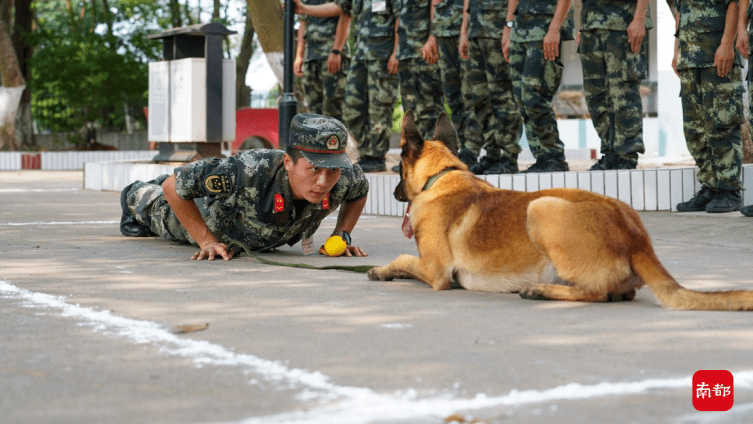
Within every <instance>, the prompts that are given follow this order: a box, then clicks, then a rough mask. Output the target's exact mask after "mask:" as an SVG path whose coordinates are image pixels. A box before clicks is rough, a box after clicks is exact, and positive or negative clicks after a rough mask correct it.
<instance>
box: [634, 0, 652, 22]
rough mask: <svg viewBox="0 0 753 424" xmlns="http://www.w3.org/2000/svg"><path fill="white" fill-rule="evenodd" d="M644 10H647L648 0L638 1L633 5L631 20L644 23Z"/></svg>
mask: <svg viewBox="0 0 753 424" xmlns="http://www.w3.org/2000/svg"><path fill="white" fill-rule="evenodd" d="M646 9H648V0H638V2H637V3H636V4H635V16H633V20H636V19H638V20H641V21H645V20H646Z"/></svg>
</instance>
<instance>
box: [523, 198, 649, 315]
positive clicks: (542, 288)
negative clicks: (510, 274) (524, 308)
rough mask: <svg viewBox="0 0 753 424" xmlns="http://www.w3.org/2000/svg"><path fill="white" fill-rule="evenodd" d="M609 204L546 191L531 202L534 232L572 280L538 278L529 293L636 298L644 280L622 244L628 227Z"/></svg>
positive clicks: (535, 240)
mask: <svg viewBox="0 0 753 424" xmlns="http://www.w3.org/2000/svg"><path fill="white" fill-rule="evenodd" d="M608 207H609V205H604V204H602V203H597V202H581V203H573V202H570V201H568V200H565V199H561V198H555V197H542V198H540V199H537V200H535V201H533V202H531V204H530V205H529V206H528V216H527V220H526V228H527V230H528V236H529V238H530V239H531V241H532V242H533V244H534V245H535V246H536V248H537V249H539V251H541V252H542V254H543V255H544V256H546V257H547V258H548V259H549V260H550V261H551V262H552V265H553V266H554V268H555V270H556V271H557V275H559V277H560V278H562V279H563V280H565V281H566V282H567V283H568V285H565V286H560V285H548V284H535V285H532V286H530V287H528V288H527V289H525V290H523V291H521V293H520V295H521V297H524V298H527V299H549V300H571V301H581V302H607V301H609V300H617V299H625V300H630V299H632V298H633V297H634V296H635V290H634V289H635V288H637V287H640V286H641V285H642V283H641V281H640V280H635V279H633V278H631V276H632V269H631V267H630V262H629V261H628V258H627V257H626V256H625V255H624V253H623V250H624V248H623V247H622V246H621V245H620V243H621V241H622V239H623V238H624V237H625V234H624V230H623V229H620V228H615V227H614V225H615V222H614V221H615V220H614V219H613V217H612V216H611V215H610V210H609V209H608Z"/></svg>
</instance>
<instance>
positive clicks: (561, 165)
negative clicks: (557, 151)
mask: <svg viewBox="0 0 753 424" xmlns="http://www.w3.org/2000/svg"><path fill="white" fill-rule="evenodd" d="M569 170H570V165H568V164H567V162H566V161H565V160H564V159H560V160H557V159H551V158H548V157H546V156H542V157H540V158H537V159H536V163H534V164H533V165H531V166H530V167H529V168H528V169H526V170H525V171H523V173H527V174H530V173H536V172H565V171H569Z"/></svg>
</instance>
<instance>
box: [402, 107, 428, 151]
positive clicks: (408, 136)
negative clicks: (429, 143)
mask: <svg viewBox="0 0 753 424" xmlns="http://www.w3.org/2000/svg"><path fill="white" fill-rule="evenodd" d="M400 146H401V147H402V148H403V151H406V150H412V151H421V149H423V147H424V139H423V138H421V134H419V132H418V129H417V128H416V122H415V119H414V117H413V111H412V110H407V111H406V112H405V116H403V134H402V137H400Z"/></svg>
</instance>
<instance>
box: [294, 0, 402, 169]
mask: <svg viewBox="0 0 753 424" xmlns="http://www.w3.org/2000/svg"><path fill="white" fill-rule="evenodd" d="M295 2H296V13H298V14H301V15H309V16H317V17H327V16H336V15H338V14H340V13H344V14H346V15H348V16H350V17H351V18H352V19H353V21H354V22H355V30H354V31H355V35H356V42H355V52H354V53H353V58H352V59H351V62H350V68H349V69H348V77H347V82H346V84H345V109H344V110H343V119H344V122H345V125H346V126H347V127H348V130H349V131H350V132H351V133H352V134H353V136H354V138H355V139H356V141H357V142H358V153H359V155H360V157H361V159H360V160H359V162H358V164H359V165H361V169H363V171H364V172H380V171H385V170H386V166H385V155H386V154H387V150H389V147H390V136H391V135H392V110H393V109H394V106H395V96H396V94H397V90H398V81H397V72H398V61H397V57H396V55H397V35H396V33H397V19H396V18H397V14H396V13H395V11H394V10H393V9H394V6H393V5H392V2H391V1H386V0H337V1H336V2H329V3H324V4H319V5H305V4H302V3H301V2H300V0H295Z"/></svg>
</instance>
